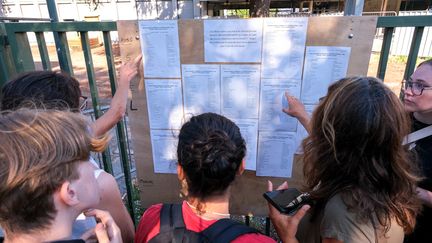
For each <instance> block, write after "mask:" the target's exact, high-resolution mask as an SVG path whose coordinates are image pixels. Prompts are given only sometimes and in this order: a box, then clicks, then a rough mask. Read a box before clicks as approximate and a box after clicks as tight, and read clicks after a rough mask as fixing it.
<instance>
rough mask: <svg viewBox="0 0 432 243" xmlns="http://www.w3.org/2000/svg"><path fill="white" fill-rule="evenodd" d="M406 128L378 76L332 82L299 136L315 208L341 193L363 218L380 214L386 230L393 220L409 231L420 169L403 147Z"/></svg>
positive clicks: (393, 98) (392, 96)
mask: <svg viewBox="0 0 432 243" xmlns="http://www.w3.org/2000/svg"><path fill="white" fill-rule="evenodd" d="M409 131H410V122H409V117H408V116H407V114H406V113H405V111H404V107H403V105H402V103H401V102H400V100H399V99H398V98H397V97H396V95H395V94H393V93H392V92H391V90H390V89H388V88H387V87H386V86H385V85H384V84H383V83H382V81H380V80H378V79H376V78H372V77H352V78H343V79H341V80H339V81H337V82H336V83H334V84H333V85H331V86H330V87H329V89H328V94H327V96H326V97H325V98H324V100H323V101H321V103H320V104H319V105H318V107H317V108H316V110H315V111H314V113H313V115H312V121H311V134H310V135H309V137H307V138H306V139H305V140H304V141H303V148H304V171H303V172H304V176H305V179H306V186H307V188H306V190H310V191H311V196H312V197H314V198H315V199H316V200H317V202H318V204H317V210H316V211H318V212H319V211H320V210H322V209H323V208H324V206H325V204H326V202H327V201H328V200H329V199H330V198H331V197H333V196H334V195H335V194H340V195H341V197H342V199H343V201H344V203H345V204H346V206H347V208H348V210H351V211H352V212H354V213H355V214H356V216H357V218H359V219H360V220H361V221H362V222H365V221H368V220H370V222H376V221H375V220H376V219H378V222H379V224H381V225H382V226H383V227H384V228H385V230H386V231H387V230H388V229H389V227H390V225H391V220H392V219H396V221H397V223H398V224H399V225H401V226H402V227H403V228H404V230H405V232H410V231H412V230H413V227H414V224H415V217H416V214H417V212H418V210H419V207H420V204H419V201H418V199H417V196H416V192H415V188H416V184H417V182H418V180H419V177H418V176H417V175H418V168H416V164H415V163H413V162H412V161H411V160H410V155H409V151H408V150H407V148H405V147H403V146H402V141H403V139H404V136H405V135H407V134H408V133H409Z"/></svg>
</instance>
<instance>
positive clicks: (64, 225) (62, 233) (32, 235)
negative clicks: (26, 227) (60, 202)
mask: <svg viewBox="0 0 432 243" xmlns="http://www.w3.org/2000/svg"><path fill="white" fill-rule="evenodd" d="M77 216H78V214H76V213H72V214H71V213H70V212H64V211H63V212H62V211H61V210H57V214H56V217H55V218H54V220H53V221H51V222H50V225H49V226H48V227H47V228H45V229H40V230H35V231H32V232H29V233H19V232H17V233H14V234H10V233H7V232H6V234H5V239H4V242H5V243H15V242H16V243H18V242H19V243H34V242H49V241H55V240H68V239H70V237H71V235H72V224H73V222H74V221H75V219H76V217H77Z"/></svg>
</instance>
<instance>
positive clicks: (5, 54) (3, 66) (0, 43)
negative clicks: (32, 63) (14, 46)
mask: <svg viewBox="0 0 432 243" xmlns="http://www.w3.org/2000/svg"><path fill="white" fill-rule="evenodd" d="M12 60H13V57H12V55H11V50H10V47H9V43H8V38H7V35H6V29H5V26H4V24H0V87H2V86H3V85H4V84H5V83H6V82H7V81H8V80H9V79H10V78H11V76H13V75H15V74H16V70H15V66H14V64H13V62H12Z"/></svg>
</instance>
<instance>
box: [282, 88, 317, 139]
mask: <svg viewBox="0 0 432 243" xmlns="http://www.w3.org/2000/svg"><path fill="white" fill-rule="evenodd" d="M285 97H286V99H287V101H288V107H285V108H283V109H282V111H283V112H285V113H286V114H287V115H289V116H292V117H295V118H297V120H298V121H299V122H300V123H301V124H302V125H303V127H304V128H305V129H306V131H307V132H308V133H310V124H309V122H310V117H309V114H308V113H307V112H306V110H305V107H304V105H303V103H302V102H301V101H300V100H298V99H297V98H296V97H294V96H291V95H290V94H289V93H288V92H285Z"/></svg>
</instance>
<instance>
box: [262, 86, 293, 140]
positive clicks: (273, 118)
mask: <svg viewBox="0 0 432 243" xmlns="http://www.w3.org/2000/svg"><path fill="white" fill-rule="evenodd" d="M300 86H301V80H300V79H298V80H282V79H261V98H260V115H259V129H260V130H283V131H290V132H295V131H296V128H297V119H296V118H293V117H291V116H289V115H287V114H285V113H284V112H283V111H282V109H283V108H286V107H288V101H287V99H286V97H285V91H287V92H288V93H289V94H290V95H293V96H295V97H297V98H299V97H300Z"/></svg>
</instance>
